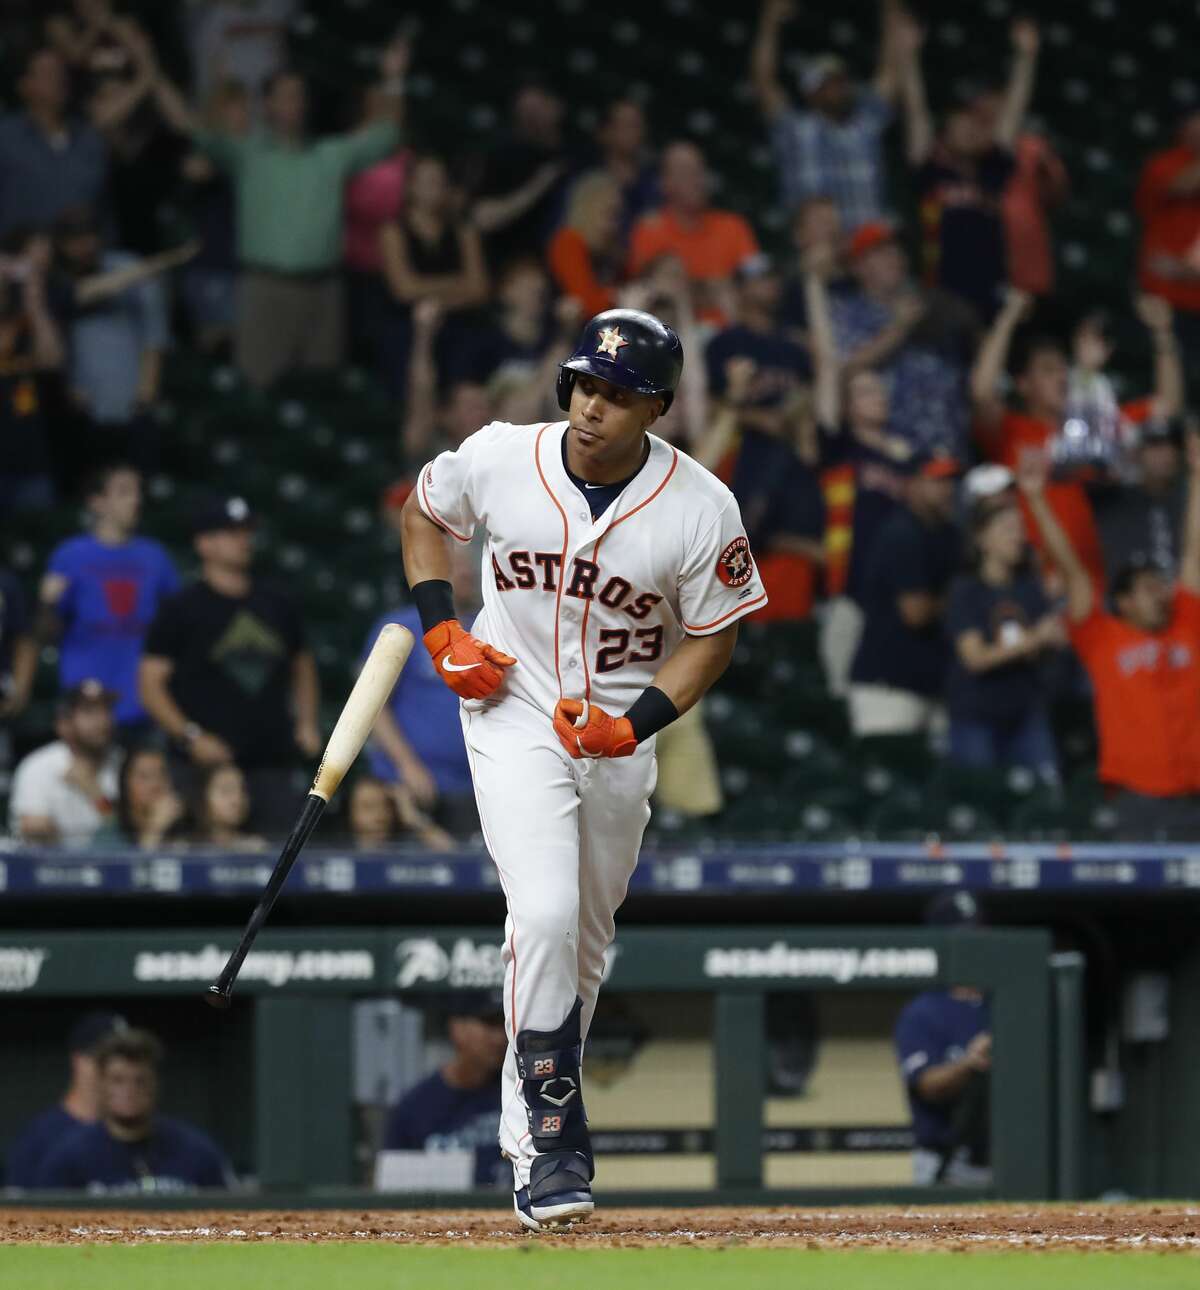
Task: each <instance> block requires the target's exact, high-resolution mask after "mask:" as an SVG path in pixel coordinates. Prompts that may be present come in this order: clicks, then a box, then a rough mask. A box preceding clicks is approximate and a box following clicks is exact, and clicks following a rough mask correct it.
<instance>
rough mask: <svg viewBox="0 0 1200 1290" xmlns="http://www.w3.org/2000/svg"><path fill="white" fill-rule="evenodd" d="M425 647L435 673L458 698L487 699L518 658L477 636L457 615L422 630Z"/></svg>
mask: <svg viewBox="0 0 1200 1290" xmlns="http://www.w3.org/2000/svg"><path fill="white" fill-rule="evenodd" d="M424 640H425V648H426V649H427V650H428V651H429V655H430V657H431V658H432V659H433V665H434V667H435V668H437V673H438V676H440V677H441V678H442V680H443V681H445V682H446V684H447V685H448V686H449V687H450V688H451V689H452V690H453V691H454V693H455V694H457V695H458V697H459V698H460V699H486V698H487V697H488V695H489V694H492V693H494V692H495V690H496V688H497V687H498V686H499V684H500V682H501V681H502V680H504V669H505V668H509V667H512V665H513V664H514V663H515V662H516V661H517V660H516V659H515V658H513V656H512V655H511V654H505V653H504V651H503V650H498V649H496V647H495V646H494V645H489V644H488V643H487V642H486V641H481V640H476V639H475V637H474V636H472V635H471V634H470V633H469V632H467V631H465V630H464V628H463V625H462V623H460V622H459V621H458V619H457V618H447V619H446V621H445V622H444V623H438V625H437V626H436V627H431V628H430V629H429V631H427V632H426V633H425V637H424Z"/></svg>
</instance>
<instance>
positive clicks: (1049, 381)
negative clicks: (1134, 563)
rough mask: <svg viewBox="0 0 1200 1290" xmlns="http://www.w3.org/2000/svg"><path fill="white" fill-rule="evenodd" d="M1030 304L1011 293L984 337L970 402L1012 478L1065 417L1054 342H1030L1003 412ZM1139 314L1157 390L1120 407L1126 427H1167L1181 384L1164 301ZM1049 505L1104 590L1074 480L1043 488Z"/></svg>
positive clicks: (1097, 551) (1092, 533) (1090, 524)
mask: <svg viewBox="0 0 1200 1290" xmlns="http://www.w3.org/2000/svg"><path fill="white" fill-rule="evenodd" d="M1031 303H1032V297H1031V296H1029V295H1028V294H1026V293H1025V292H1023V291H1010V292H1009V293H1008V297H1007V299H1006V301H1005V304H1004V307H1003V308H1002V309H1001V310H1000V312H999V313H998V314H997V315H996V320H995V322H993V324H992V326H991V329H990V331H989V332H988V333H987V335H986V336H985V337H984V341H983V344H982V345H981V346H980V348H979V354H978V356H977V357H976V359H975V366H974V367H973V368H972V370H971V398H972V401H973V403H974V406H975V433H976V438H977V440H978V442H979V446H980V448H981V450H982V451H983V453H984V455H985V456H987V457H989V458H990V459H991V460H993V461H998V462H1001V463H1002V464H1003V465H1005V466H1008V467H1009V469H1010V470H1016V469H1017V468H1018V467H1019V465H1020V463H1021V460H1022V459H1023V457H1024V456H1025V455H1026V454H1028V453H1029V452H1030V451H1034V452H1046V451H1048V450H1049V449H1050V446H1051V444H1052V443H1053V441H1054V439H1055V438H1056V437H1057V435H1058V433H1059V429H1060V427H1061V426H1062V424H1063V418H1064V417H1065V415H1066V410H1067V392H1068V375H1069V368H1068V365H1067V355H1066V352H1065V351H1064V349H1063V346H1062V344H1061V343H1060V342H1059V341H1058V340H1056V339H1055V338H1053V337H1051V336H1040V337H1033V338H1032V339H1030V340H1029V341H1028V342H1027V344H1026V345H1025V348H1024V353H1023V356H1022V361H1021V364H1020V366H1019V369H1018V372H1017V378H1016V381H1015V387H1016V391H1017V395H1018V397H1019V398H1020V400H1021V405H1022V406H1021V408H1020V410H1019V411H1015V410H1013V409H1010V408H1008V407H1007V406H1006V405H1005V403H1004V400H1003V398H1002V397H1001V395H1000V392H999V390H1000V378H1001V375H1002V373H1003V372H1004V369H1005V367H1006V365H1007V363H1008V356H1009V351H1010V349H1011V348H1012V340H1013V335H1014V333H1015V332H1016V329H1017V327H1018V325H1019V324H1020V322H1021V320H1022V319H1023V318H1024V317H1025V315H1026V313H1027V312H1028V310H1029V307H1030V305H1031ZM1137 307H1138V313H1139V316H1140V317H1141V319H1142V322H1143V323H1145V325H1146V327H1147V330H1148V331H1149V332H1150V336H1151V340H1152V343H1153V347H1154V353H1155V390H1154V395H1153V398H1152V401H1151V402H1150V404H1147V403H1146V401H1145V400H1137V401H1136V402H1134V403H1129V404H1126V405H1124V407H1123V408H1122V409H1121V411H1122V413H1123V414H1124V415H1125V417H1126V419H1128V420H1130V421H1144V420H1146V419H1147V417H1148V416H1150V415H1153V416H1154V417H1156V418H1160V419H1167V418H1170V417H1173V416H1177V415H1178V414H1179V412H1180V411H1181V402H1182V390H1183V376H1182V369H1181V367H1180V362H1179V352H1178V346H1177V345H1176V342H1175V339H1174V336H1173V334H1172V331H1171V310H1170V306H1168V305H1167V304H1166V302H1165V301H1162V300H1159V299H1156V298H1155V297H1151V296H1142V297H1140V298H1139V299H1138V302H1137ZM1046 500H1047V502H1048V503H1049V505H1050V508H1051V510H1052V511H1053V512H1054V515H1055V517H1056V518H1057V520H1058V523H1059V524H1060V525H1061V526H1062V527H1063V529H1064V530H1065V531H1066V535H1067V537H1068V538H1069V539H1070V541H1071V545H1072V547H1073V548H1074V550H1075V552H1076V554H1077V555H1078V557H1079V560H1080V561H1081V562H1082V564H1083V566H1084V568H1085V569H1087V571H1088V573H1089V574H1090V575H1091V577H1092V580H1093V583H1094V584H1095V586H1096V588H1097V589H1098V590H1100V591H1103V588H1104V556H1103V552H1102V549H1101V544H1100V534H1099V531H1098V529H1097V527H1096V519H1095V516H1094V515H1093V513H1092V503H1091V501H1090V499H1089V498H1088V495H1087V490H1086V488H1085V487H1084V485H1083V483H1082V482H1081V481H1080V480H1079V479H1070V480H1063V481H1058V482H1054V483H1051V484H1048V485H1047V486H1046ZM1022 511H1023V513H1024V515H1025V523H1026V526H1027V527H1028V529H1029V534H1030V540H1031V541H1032V542H1033V545H1034V546H1035V547H1036V548H1037V549H1038V551H1039V552H1041V553H1042V554H1043V556H1044V555H1045V554H1046V551H1045V542H1044V539H1043V537H1042V536H1041V534H1040V533H1039V531H1038V528H1037V526H1036V525H1033V524H1032V523H1031V516H1030V512H1029V508H1028V506H1027V505H1025V504H1024V503H1023V504H1022Z"/></svg>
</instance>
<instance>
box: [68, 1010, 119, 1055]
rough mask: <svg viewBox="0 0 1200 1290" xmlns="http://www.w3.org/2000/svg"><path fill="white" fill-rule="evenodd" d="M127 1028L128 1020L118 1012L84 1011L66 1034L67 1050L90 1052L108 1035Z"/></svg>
mask: <svg viewBox="0 0 1200 1290" xmlns="http://www.w3.org/2000/svg"><path fill="white" fill-rule="evenodd" d="M128 1029H129V1022H128V1021H126V1020H125V1018H124V1017H122V1016H121V1014H120V1013H118V1012H85V1013H84V1014H83V1016H82V1017H80V1018H79V1020H78V1021H77V1022H76V1023H75V1024H74V1025H73V1026H72V1027H71V1030H70V1033H69V1034H68V1035H67V1052H69V1053H90V1052H91V1051H92V1049H93V1048H96V1047H98V1046H99V1045H100V1044H102V1043H103V1042H104V1040H106V1039H107V1038H108V1037H109V1035H117V1034H120V1033H121V1031H123V1030H128Z"/></svg>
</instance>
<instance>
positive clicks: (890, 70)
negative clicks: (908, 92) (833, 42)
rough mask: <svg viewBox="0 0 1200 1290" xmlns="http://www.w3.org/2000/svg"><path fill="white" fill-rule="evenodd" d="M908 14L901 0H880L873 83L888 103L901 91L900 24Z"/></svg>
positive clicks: (877, 92)
mask: <svg viewBox="0 0 1200 1290" xmlns="http://www.w3.org/2000/svg"><path fill="white" fill-rule="evenodd" d="M907 17H908V15H907V14H906V13H905V12H904V9H903V8H902V7H901V4H900V0H880V4H879V49H878V51H877V53H876V55H875V76H874V80H873V82H872V84H873V85H874V86H875V93H876V94H878V95H879V97H880V98H881V99H885V100H886V101H887V102H888V103H893V102H895V100H896V96H897V94H898V93H899V92H900V80H901V74H902V73H901V66H900V61H899V52H900V47H899V35H900V26H901V24H902V23H903V22H904V21H905V19H906V18H907Z"/></svg>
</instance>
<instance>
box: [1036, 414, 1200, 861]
mask: <svg viewBox="0 0 1200 1290" xmlns="http://www.w3.org/2000/svg"><path fill="white" fill-rule="evenodd" d="M1047 464H1048V462H1047V457H1046V455H1045V454H1044V453H1026V455H1025V456H1024V457H1023V458H1022V461H1021V465H1020V469H1019V472H1018V482H1019V485H1020V488H1021V492H1022V494H1023V496H1024V498H1025V501H1026V503H1027V505H1028V507H1029V510H1030V512H1031V514H1032V516H1033V519H1034V522H1035V523H1036V525H1037V528H1038V531H1039V533H1040V535H1041V537H1042V540H1043V542H1044V544H1045V547H1046V550H1047V552H1048V553H1049V556H1050V558H1051V560H1053V562H1054V564H1055V566H1056V567H1057V568H1058V571H1059V573H1060V574H1061V575H1062V578H1063V582H1064V584H1065V586H1066V592H1067V628H1068V633H1069V636H1070V640H1071V644H1072V645H1073V646H1074V648H1075V651H1076V653H1077V654H1078V655H1079V657H1080V659H1081V660H1082V662H1083V665H1084V667H1085V668H1087V671H1088V675H1089V676H1090V677H1091V680H1092V688H1093V691H1094V693H1095V715H1096V727H1097V729H1098V731H1099V734H1100V770H1099V775H1100V779H1101V781H1102V782H1103V783H1105V784H1106V785H1108V786H1109V787H1110V788H1112V789H1115V790H1117V796H1116V806H1117V811H1118V818H1119V821H1120V827H1121V832H1122V834H1124V835H1125V836H1126V837H1129V838H1133V839H1140V840H1142V841H1150V840H1153V839H1155V838H1157V837H1161V836H1176V837H1187V838H1193V837H1195V836H1197V834H1198V833H1200V721H1197V719H1196V715H1197V713H1198V712H1200V441H1198V440H1197V439H1196V437H1195V436H1194V435H1190V436H1189V439H1188V502H1187V513H1186V516H1185V519H1184V535H1183V550H1182V558H1181V560H1180V564H1179V580H1178V582H1177V583H1176V585H1175V586H1174V588H1172V586H1171V584H1170V582H1169V580H1168V578H1167V576H1166V575H1165V574H1164V573H1163V572H1162V571H1161V570H1159V569H1157V568H1155V567H1154V566H1152V565H1148V564H1146V563H1145V562H1136V563H1130V564H1129V565H1127V566H1126V567H1124V568H1123V569H1121V570H1119V571H1118V572H1117V574H1116V575H1115V577H1114V578H1113V580H1112V583H1111V588H1110V590H1111V600H1112V604H1113V608H1114V610H1115V611H1116V612H1115V613H1106V612H1105V611H1104V609H1103V606H1102V602H1101V601H1100V599H1099V597H1098V596H1097V593H1096V588H1095V584H1094V582H1093V580H1092V578H1091V576H1090V574H1089V571H1088V570H1087V569H1086V568H1084V565H1083V562H1082V561H1081V559H1080V557H1079V553H1078V552H1077V551H1076V550H1075V548H1074V546H1073V545H1072V543H1071V540H1070V538H1069V537H1068V536H1067V534H1066V533H1065V531H1064V530H1063V527H1062V525H1061V524H1059V522H1058V520H1057V518H1056V517H1055V513H1054V510H1053V508H1052V507H1051V504H1050V498H1049V490H1048V488H1047V485H1046V475H1047Z"/></svg>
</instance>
